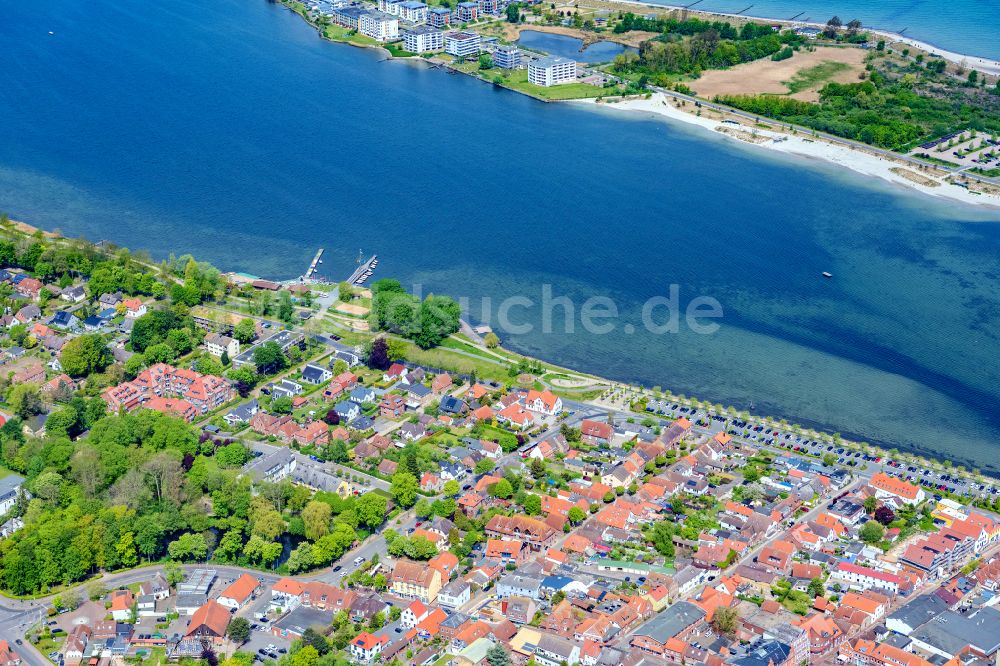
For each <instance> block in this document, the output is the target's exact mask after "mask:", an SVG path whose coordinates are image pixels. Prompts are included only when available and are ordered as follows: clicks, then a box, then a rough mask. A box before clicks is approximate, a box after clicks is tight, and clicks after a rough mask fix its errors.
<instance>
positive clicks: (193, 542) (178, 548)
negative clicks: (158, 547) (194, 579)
mask: <svg viewBox="0 0 1000 666" xmlns="http://www.w3.org/2000/svg"><path fill="white" fill-rule="evenodd" d="M167 553H168V554H169V555H170V557H171V559H174V560H180V561H184V560H196V561H201V560H204V559H205V556H206V555H208V544H207V543H205V537H203V536H202V535H201V534H192V533H190V532H187V533H185V534H182V535H180V536H179V537H177V539H175V540H174V541H171V542H170V545H169V546H167Z"/></svg>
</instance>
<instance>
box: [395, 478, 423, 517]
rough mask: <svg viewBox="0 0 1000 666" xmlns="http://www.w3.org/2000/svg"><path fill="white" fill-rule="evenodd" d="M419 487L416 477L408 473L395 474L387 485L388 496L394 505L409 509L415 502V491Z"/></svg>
mask: <svg viewBox="0 0 1000 666" xmlns="http://www.w3.org/2000/svg"><path fill="white" fill-rule="evenodd" d="M419 487H420V485H419V483H418V482H417V477H415V476H413V475H412V474H410V473H409V472H396V473H395V474H394V475H393V476H392V483H391V484H390V485H389V494H391V495H392V498H393V499H394V500H396V504H398V505H399V506H401V507H403V508H404V509H409V508H410V507H411V506H413V504H414V502H416V501H417V489H418V488H419Z"/></svg>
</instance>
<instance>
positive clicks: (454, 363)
mask: <svg viewBox="0 0 1000 666" xmlns="http://www.w3.org/2000/svg"><path fill="white" fill-rule="evenodd" d="M577 103H583V104H594V102H593V101H587V100H577ZM629 106H631V107H633V108H629V109H628V110H629V111H632V112H636V111H641V112H646V111H649V112H653V113H658V112H659V111H657V110H656V109H655V100H642V101H641V102H640V101H635V102H633V103H630V104H629ZM647 106H649V107H654V108H652V109H647V108H645V107H647ZM792 152H794V151H792ZM3 219H5V220H6V224H5V223H3V222H2V221H0V232H2V231H3V229H5V228H6V229H7V230H8V232H10V231H13V232H14V233H16V234H19V235H21V236H25V237H35V238H44V239H46V240H49V241H54V242H56V243H59V242H69V243H82V244H84V245H87V246H93V247H95V248H96V247H98V245H95V244H94V243H93V242H91V241H90V240H88V239H84V238H70V237H67V236H64V235H63V234H62V233H61V232H60V231H59V230H58V229H57V230H52V231H49V230H44V229H41V228H39V227H36V226H34V225H31V224H29V223H25V222H23V221H16V220H10V219H9V218H7V217H6V216H3ZM99 245H100V246H101V247H102V249H103V250H105V251H110V252H113V253H124V254H125V255H128V256H131V257H132V259H131V260H132V261H137V262H139V263H140V264H141V265H143V266H145V267H146V268H147V269H149V270H151V271H155V270H159V269H160V268H158V265H157V264H156V262H154V261H153V260H152V259H149V260H148V261H147V260H146V259H142V258H141V257H144V256H145V252H144V251H143V250H138V251H136V253H133V254H130V253H129V250H128V249H127V248H124V247H120V246H117V245H115V244H114V243H111V242H109V241H101V242H100V243H99ZM185 256H189V255H185ZM203 265H204V266H206V267H207V266H209V265H208V264H203ZM160 266H162V264H161V265H160ZM220 275H223V276H224V275H228V274H227V273H220ZM390 282H395V281H392V280H390ZM354 291H355V292H357V291H358V289H355V290H354ZM361 291H368V290H361ZM354 295H355V296H357V293H355V294H354ZM196 309H197V308H192V312H194V311H195V310H196ZM210 309H211V308H210V307H208V303H207V302H206V304H203V305H202V306H200V310H199V316H207V311H208V310H210ZM227 312H228V310H227ZM241 314H242V316H247V314H246V313H242V311H241ZM323 314H324V316H323V317H313V318H312V319H311V320H310V322H309V323H307V324H306V327H305V331H306V332H307V333H310V332H311V333H316V332H320V333H335V334H336V335H338V336H340V337H341V342H342V344H346V345H355V346H365V345H366V344H370V343H371V341H372V340H373V339H375V338H377V337H385V338H386V339H387V340H389V342H390V347H391V348H393V349H396V350H397V351H399V352H401V353H402V354H403V357H404V358H405V359H406V360H408V361H410V362H413V363H417V364H420V365H434V366H435V367H438V368H440V369H443V370H446V371H449V372H454V373H460V374H470V373H471V374H472V375H474V376H475V377H477V378H479V379H480V380H493V381H501V382H514V383H515V384H517V385H521V386H523V387H525V388H535V389H537V390H544V389H548V390H551V391H552V392H554V393H556V394H557V395H560V396H561V397H564V398H567V399H571V400H580V401H597V402H605V403H606V404H605V405H604V406H606V407H607V408H608V409H610V410H612V411H616V410H617V411H620V410H621V409H623V408H624V409H628V407H629V406H631V405H636V404H639V403H640V402H645V401H647V400H654V399H665V400H671V401H674V402H678V403H680V404H682V405H684V406H688V407H696V408H702V409H706V410H708V411H709V412H713V413H718V414H721V415H728V416H732V417H739V418H743V419H747V420H749V421H751V422H752V423H757V424H760V425H766V426H771V427H776V426H780V427H783V428H787V429H790V430H793V431H795V432H801V433H802V435H803V436H807V437H811V438H814V439H820V440H823V441H827V442H829V443H831V444H836V445H837V446H843V447H845V448H850V449H852V450H858V451H864V452H869V453H872V454H874V455H881V456H883V457H901V458H902V459H911V460H914V461H920V462H921V463H923V464H927V465H932V466H933V465H937V466H938V467H939V469H942V470H949V471H958V472H960V473H961V474H963V475H966V476H969V477H970V478H980V479H982V478H985V477H992V478H996V479H1000V468H991V469H990V470H988V471H983V470H982V469H980V468H979V467H977V465H978V464H979V463H978V462H977V461H975V460H972V459H965V460H949V459H946V458H936V457H934V456H933V455H931V454H930V452H928V451H926V450H923V449H920V448H918V447H911V446H907V445H905V444H895V443H889V442H883V443H880V444H870V443H868V442H864V441H853V440H849V439H846V438H844V437H843V436H842V435H841V433H838V432H833V433H831V432H826V431H825V430H823V429H824V428H825V426H823V425H821V424H810V425H803V424H796V423H795V422H791V421H789V420H788V419H787V418H784V417H775V416H771V415H767V414H752V413H750V412H749V411H747V410H742V411H739V410H735V409H734V408H733V407H726V406H724V405H722V404H717V403H712V402H710V401H708V400H704V399H701V398H698V397H695V396H691V395H685V394H680V393H674V392H673V391H671V390H670V389H666V388H663V387H660V386H654V387H646V386H644V385H637V384H632V383H630V382H626V381H619V380H614V379H609V378H606V377H603V376H600V375H597V374H592V373H587V372H582V371H578V370H575V369H572V368H567V367H565V366H561V365H558V364H557V363H554V362H551V361H545V360H542V359H538V358H534V357H531V356H527V355H524V354H521V353H518V352H515V351H513V350H510V349H507V348H505V347H503V346H502V343H501V342H500V340H499V338H494V340H493V341H492V344H491V340H490V337H491V335H490V333H486V334H484V335H480V334H478V333H476V332H475V331H474V330H473V327H472V325H470V324H469V323H468V322H466V321H464V320H461V321H460V323H461V326H460V328H459V330H458V331H456V332H455V333H453V334H451V335H449V336H447V337H446V338H444V339H442V340H440V341H438V344H437V345H435V346H433V347H430V348H423V347H421V346H419V345H418V344H416V342H415V341H414V340H413V339H407V338H404V337H402V336H401V335H396V334H393V333H386V332H385V331H382V330H379V331H371V330H369V327H368V326H367V325H366V326H363V327H362V326H357V324H358V323H360V322H364V323H366V324H367V321H366V320H363V319H361V318H358V317H351V316H345V315H343V314H342V313H341V312H340V311H339V310H337V304H336V303H335V304H334V305H333V306H331V307H330V309H329V311H328V312H325V313H323ZM249 316H250V317H251V318H256V317H257V315H253V314H250V315H249ZM311 327H312V328H311ZM393 341H395V342H393ZM612 395H614V396H617V397H615V398H610V397H609V396H612ZM615 402H617V403H618V404H619V405H620V406H619V407H617V408H616V407H615V406H614V403H615ZM887 447H892V448H887ZM962 463H966V464H967V465H968V466H966V465H964V464H962Z"/></svg>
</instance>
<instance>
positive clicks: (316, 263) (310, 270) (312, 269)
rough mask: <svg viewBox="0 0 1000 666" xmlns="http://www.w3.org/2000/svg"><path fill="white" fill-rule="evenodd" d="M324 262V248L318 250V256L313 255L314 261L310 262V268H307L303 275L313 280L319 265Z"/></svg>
mask: <svg viewBox="0 0 1000 666" xmlns="http://www.w3.org/2000/svg"><path fill="white" fill-rule="evenodd" d="M321 263H323V248H320V249H318V250H316V256H315V257H313V260H312V263H311V264H309V268H307V269H306V274H305V275H303V276H302V277H304V278H305V279H306V280H311V279H312V276H313V275H315V274H316V270H317V269H318V268H319V265H320V264H321Z"/></svg>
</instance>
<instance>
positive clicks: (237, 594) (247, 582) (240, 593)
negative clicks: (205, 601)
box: [219, 574, 260, 610]
mask: <svg viewBox="0 0 1000 666" xmlns="http://www.w3.org/2000/svg"><path fill="white" fill-rule="evenodd" d="M259 588H260V583H259V582H258V581H257V579H256V578H255V577H253V576H251V575H250V574H243V575H242V576H240V577H239V578H237V579H236V580H234V581H233V582H232V583H231V584H230V585H229V587H227V588H226V589H225V590H223V591H222V594H220V595H219V603H220V604H222V605H223V606H225V607H226V608H230V609H232V610H238V609H240V608H243V606H245V605H246V603H247V602H248V601H250V599H251V598H253V597H254V596H255V595H256V593H257V590H258V589H259Z"/></svg>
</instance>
